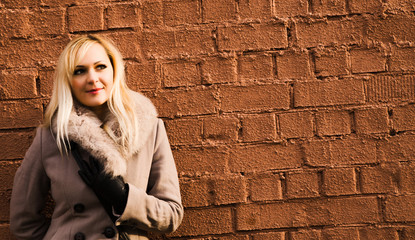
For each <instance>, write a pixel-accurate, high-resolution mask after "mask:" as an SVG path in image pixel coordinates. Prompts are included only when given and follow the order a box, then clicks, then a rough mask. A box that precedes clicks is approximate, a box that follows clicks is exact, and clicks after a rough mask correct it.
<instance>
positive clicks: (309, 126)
mask: <svg viewBox="0 0 415 240" xmlns="http://www.w3.org/2000/svg"><path fill="white" fill-rule="evenodd" d="M278 122H279V126H280V131H281V136H282V137H283V138H302V137H312V136H313V135H314V133H313V125H314V124H313V115H312V114H311V113H310V112H292V113H283V114H280V115H278Z"/></svg>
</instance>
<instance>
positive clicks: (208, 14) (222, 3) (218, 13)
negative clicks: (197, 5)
mask: <svg viewBox="0 0 415 240" xmlns="http://www.w3.org/2000/svg"><path fill="white" fill-rule="evenodd" d="M202 16H203V22H222V21H228V20H236V16H237V15H236V2H235V1H229V0H206V1H202Z"/></svg>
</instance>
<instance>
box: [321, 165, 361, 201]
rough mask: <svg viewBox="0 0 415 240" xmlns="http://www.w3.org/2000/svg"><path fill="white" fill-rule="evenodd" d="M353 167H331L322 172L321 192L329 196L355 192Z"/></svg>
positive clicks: (355, 183) (355, 178) (355, 179)
mask: <svg viewBox="0 0 415 240" xmlns="http://www.w3.org/2000/svg"><path fill="white" fill-rule="evenodd" d="M356 186H357V177H356V173H355V169H354V168H332V169H327V170H325V171H324V172H323V186H322V189H323V192H324V194H326V195H329V196H338V195H348V194H357V187H356Z"/></svg>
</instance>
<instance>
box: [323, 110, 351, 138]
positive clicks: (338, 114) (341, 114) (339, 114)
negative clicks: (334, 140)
mask: <svg viewBox="0 0 415 240" xmlns="http://www.w3.org/2000/svg"><path fill="white" fill-rule="evenodd" d="M351 122H352V120H351V117H350V113H349V112H347V111H321V112H317V114H316V125H317V134H318V135H319V136H329V135H344V134H350V133H351V131H352V129H351Z"/></svg>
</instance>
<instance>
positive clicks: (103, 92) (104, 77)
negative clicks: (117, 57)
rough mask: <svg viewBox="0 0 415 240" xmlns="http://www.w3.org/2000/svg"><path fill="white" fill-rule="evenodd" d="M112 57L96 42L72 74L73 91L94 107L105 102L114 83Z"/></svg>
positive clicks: (79, 98)
mask: <svg viewBox="0 0 415 240" xmlns="http://www.w3.org/2000/svg"><path fill="white" fill-rule="evenodd" d="M113 72H114V71H113V68H112V65H111V62H110V59H109V57H108V55H107V53H106V51H105V49H104V47H102V46H101V44H98V43H94V44H93V45H91V46H90V47H89V48H88V50H87V51H86V53H85V55H84V56H83V57H82V58H81V59H79V62H78V64H77V65H76V67H75V70H74V72H73V75H72V86H71V87H72V93H73V95H74V96H75V98H76V99H77V100H78V101H79V102H80V103H82V104H83V105H85V106H87V107H90V108H92V109H94V108H97V107H100V106H102V105H103V104H105V103H106V102H107V101H108V99H109V96H110V92H111V89H112V86H113V83H114V79H113V78H114V74H113Z"/></svg>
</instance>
